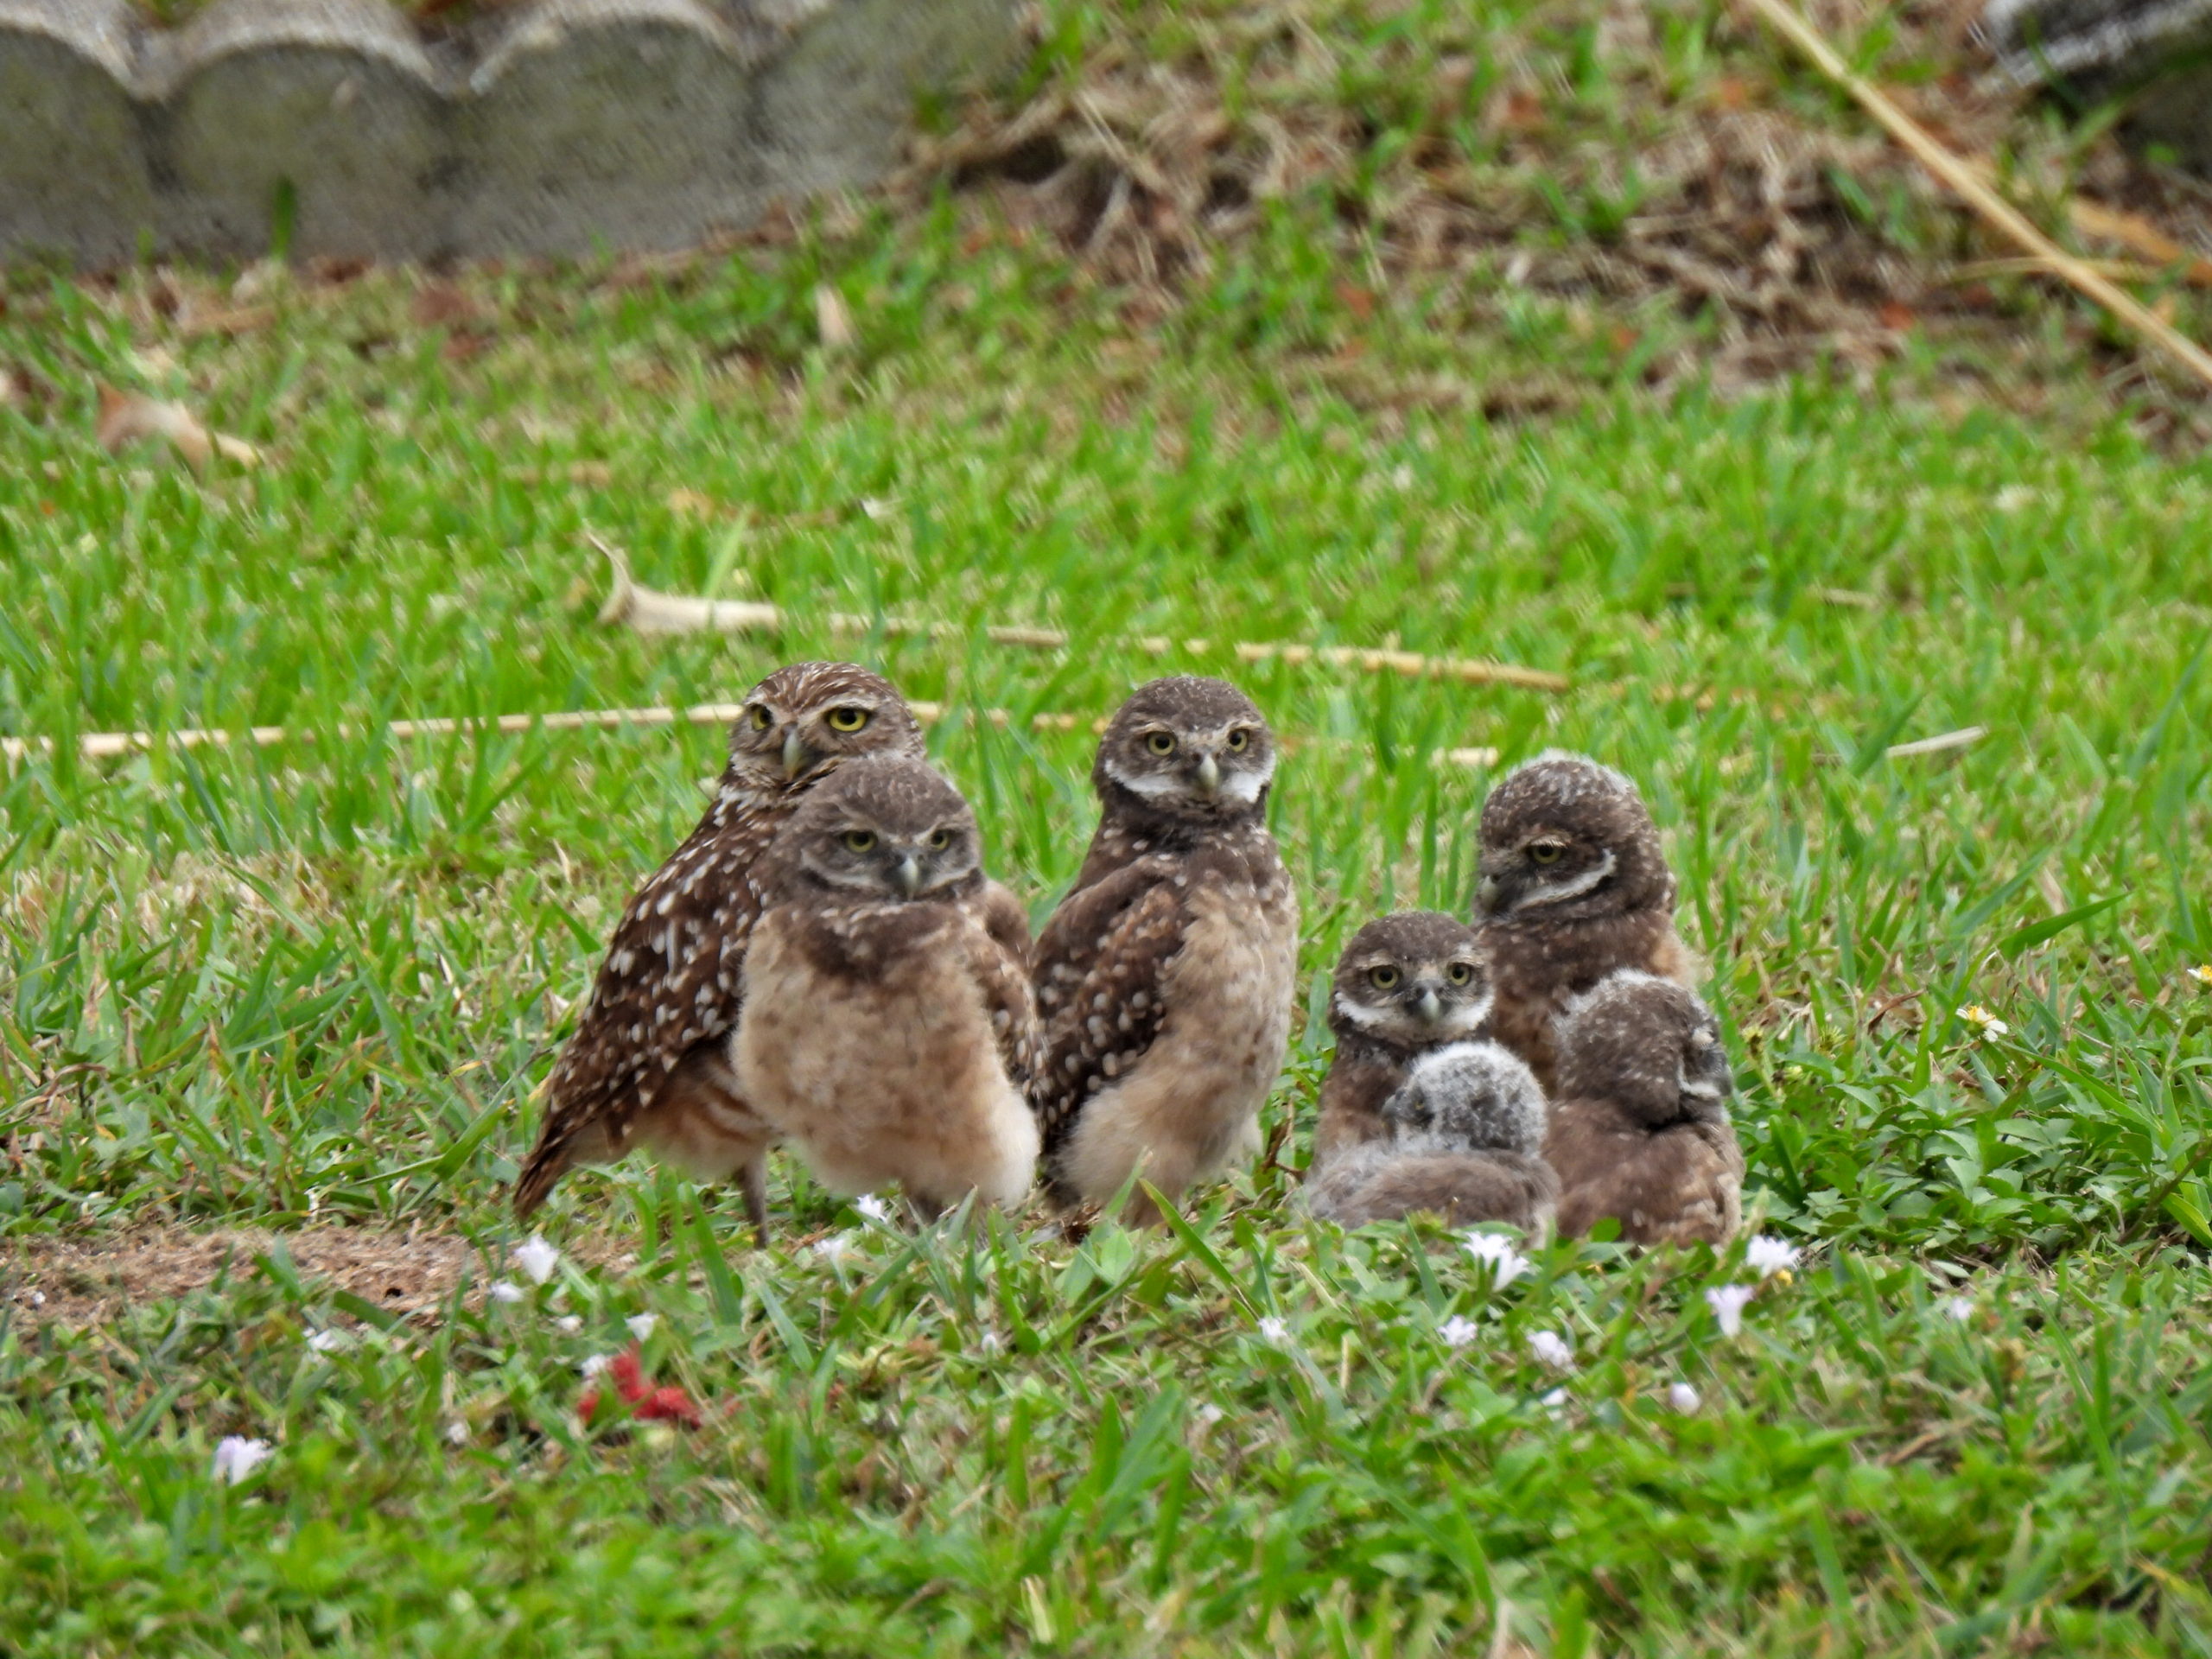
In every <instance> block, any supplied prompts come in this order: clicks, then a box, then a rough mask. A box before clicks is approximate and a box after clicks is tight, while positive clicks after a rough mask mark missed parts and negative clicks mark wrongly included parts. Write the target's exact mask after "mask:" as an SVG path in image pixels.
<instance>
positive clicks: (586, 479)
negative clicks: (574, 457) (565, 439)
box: [506, 461, 614, 490]
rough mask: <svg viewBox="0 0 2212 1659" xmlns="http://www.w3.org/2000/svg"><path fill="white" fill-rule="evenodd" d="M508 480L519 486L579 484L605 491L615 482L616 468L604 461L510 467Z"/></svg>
mask: <svg viewBox="0 0 2212 1659" xmlns="http://www.w3.org/2000/svg"><path fill="white" fill-rule="evenodd" d="M506 475H507V477H508V479H509V480H512V482H514V483H517V484H578V485H582V486H583V487H584V488H585V489H588V490H603V489H606V488H607V487H608V486H610V485H612V484H613V482H614V468H613V467H610V466H608V465H607V463H606V462H605V461H570V462H569V464H568V465H567V466H565V467H508V468H507V474H506Z"/></svg>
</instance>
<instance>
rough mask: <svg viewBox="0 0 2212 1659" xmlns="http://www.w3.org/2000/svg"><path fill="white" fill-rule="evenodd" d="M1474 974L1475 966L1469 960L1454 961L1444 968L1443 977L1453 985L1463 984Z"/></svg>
mask: <svg viewBox="0 0 2212 1659" xmlns="http://www.w3.org/2000/svg"><path fill="white" fill-rule="evenodd" d="M1474 976H1475V966H1474V964H1473V963H1471V962H1455V963H1452V965H1451V966H1450V967H1449V968H1446V969H1445V970H1444V977H1445V978H1446V979H1448V980H1450V981H1451V982H1452V983H1453V984H1454V985H1465V983H1466V982H1468V981H1469V980H1471V979H1472V978H1473V977H1474Z"/></svg>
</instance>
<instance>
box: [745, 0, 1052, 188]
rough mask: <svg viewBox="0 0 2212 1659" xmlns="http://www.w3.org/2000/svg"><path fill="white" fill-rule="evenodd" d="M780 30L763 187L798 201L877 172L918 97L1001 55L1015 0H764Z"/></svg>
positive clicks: (763, 106)
mask: <svg viewBox="0 0 2212 1659" xmlns="http://www.w3.org/2000/svg"><path fill="white" fill-rule="evenodd" d="M756 10H758V11H759V13H760V16H761V17H762V18H763V20H764V21H766V22H769V23H770V24H772V25H773V26H774V27H776V28H777V29H778V30H779V32H780V33H781V34H782V35H784V36H785V40H784V44H783V45H782V47H781V48H780V49H779V51H778V52H777V53H776V54H775V56H774V57H773V59H772V61H771V62H770V63H769V64H768V65H767V67H766V68H765V69H764V70H763V72H762V73H761V76H760V101H759V105H758V113H757V115H756V118H755V123H756V130H757V132H758V135H759V140H760V144H761V146H762V163H763V168H764V172H765V175H766V184H767V186H768V188H770V189H771V190H772V192H773V193H774V194H778V195H780V196H783V197H785V198H787V199H789V200H798V199H800V198H803V197H804V196H807V195H809V194H813V193H814V192H816V191H818V190H826V189H834V188H839V187H841V186H845V185H851V184H857V183H861V182H863V181H867V180H870V179H874V178H877V177H880V175H882V174H883V173H884V172H886V171H887V170H888V169H889V168H891V167H892V166H893V164H894V163H895V162H897V161H898V159H899V154H900V151H901V149H902V147H903V145H904V143H905V140H906V133H907V131H908V130H910V129H911V127H912V124H913V118H914V105H915V102H916V100H917V99H918V98H919V97H920V96H921V94H922V93H923V92H925V91H926V90H928V89H929V88H931V87H932V86H957V85H958V84H960V83H962V82H963V81H968V80H972V79H976V78H977V77H979V76H981V75H984V74H987V73H989V72H990V71H992V70H994V69H995V68H997V67H1000V66H1001V65H1002V64H1003V63H1004V62H1005V61H1006V60H1007V54H1008V53H1009V52H1010V50H1011V49H1012V48H1013V45H1014V6H1013V4H1012V0H934V3H931V4H918V3H915V0H757V4H756Z"/></svg>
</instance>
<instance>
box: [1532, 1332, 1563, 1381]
mask: <svg viewBox="0 0 2212 1659" xmlns="http://www.w3.org/2000/svg"><path fill="white" fill-rule="evenodd" d="M1529 1352H1531V1353H1533V1354H1535V1357H1537V1358H1538V1359H1541V1360H1542V1361H1543V1362H1544V1363H1545V1364H1547V1365H1548V1366H1550V1367H1551V1368H1552V1369H1553V1370H1555V1371H1566V1370H1573V1368H1574V1350H1573V1348H1571V1347H1569V1346H1568V1345H1567V1338H1565V1337H1562V1336H1561V1335H1560V1333H1559V1332H1556V1331H1539V1332H1535V1334H1534V1335H1533V1336H1531V1337H1530V1338H1529Z"/></svg>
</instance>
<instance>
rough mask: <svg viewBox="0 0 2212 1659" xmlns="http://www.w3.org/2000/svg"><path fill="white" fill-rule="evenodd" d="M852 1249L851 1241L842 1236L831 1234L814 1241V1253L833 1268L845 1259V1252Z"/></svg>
mask: <svg viewBox="0 0 2212 1659" xmlns="http://www.w3.org/2000/svg"><path fill="white" fill-rule="evenodd" d="M852 1247H853V1242H852V1240H850V1239H849V1238H847V1237H846V1236H844V1234H842V1233H832V1234H830V1235H829V1237H827V1238H822V1239H817V1240H816V1241H815V1243H814V1253H815V1254H816V1255H818V1256H820V1257H821V1258H822V1259H823V1261H824V1262H828V1263H829V1265H830V1266H831V1267H833V1268H834V1267H836V1265H837V1263H838V1262H842V1261H843V1260H844V1259H845V1252H846V1251H847V1250H849V1249H852Z"/></svg>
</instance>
